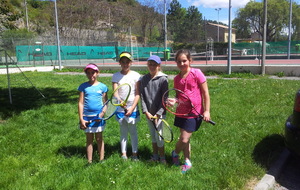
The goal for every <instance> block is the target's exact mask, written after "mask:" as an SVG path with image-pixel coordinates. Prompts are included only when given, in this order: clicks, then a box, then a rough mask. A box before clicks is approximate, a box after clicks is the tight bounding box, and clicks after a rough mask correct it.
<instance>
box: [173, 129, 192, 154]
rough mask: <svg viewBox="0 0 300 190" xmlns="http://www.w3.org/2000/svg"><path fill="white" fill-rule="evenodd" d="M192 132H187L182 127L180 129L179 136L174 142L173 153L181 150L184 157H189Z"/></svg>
mask: <svg viewBox="0 0 300 190" xmlns="http://www.w3.org/2000/svg"><path fill="white" fill-rule="evenodd" d="M191 136H192V132H188V131H186V130H184V129H180V137H179V140H178V141H177V143H176V147H175V153H176V154H179V153H180V152H181V151H183V152H184V159H190V152H191V151H190V138H191Z"/></svg>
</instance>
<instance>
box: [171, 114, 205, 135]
mask: <svg viewBox="0 0 300 190" xmlns="http://www.w3.org/2000/svg"><path fill="white" fill-rule="evenodd" d="M201 123H202V119H201V118H199V117H197V118H189V119H187V118H181V117H175V120H174V125H175V126H176V127H179V128H181V129H184V130H186V131H188V132H195V131H198V129H199V128H200V125H201Z"/></svg>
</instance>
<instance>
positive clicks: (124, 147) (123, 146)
mask: <svg viewBox="0 0 300 190" xmlns="http://www.w3.org/2000/svg"><path fill="white" fill-rule="evenodd" d="M120 134H121V136H120V143H121V152H122V157H123V156H124V158H127V139H128V124H127V122H124V121H123V122H122V124H120Z"/></svg>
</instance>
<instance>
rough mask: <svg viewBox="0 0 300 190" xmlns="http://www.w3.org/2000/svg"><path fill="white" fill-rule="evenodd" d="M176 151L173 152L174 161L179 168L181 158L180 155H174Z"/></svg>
mask: <svg viewBox="0 0 300 190" xmlns="http://www.w3.org/2000/svg"><path fill="white" fill-rule="evenodd" d="M174 153H175V152H174V150H173V151H172V160H173V164H174V165H175V166H179V156H178V155H176V156H175V155H174Z"/></svg>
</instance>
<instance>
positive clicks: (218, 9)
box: [215, 8, 221, 42]
mask: <svg viewBox="0 0 300 190" xmlns="http://www.w3.org/2000/svg"><path fill="white" fill-rule="evenodd" d="M215 10H216V11H218V42H220V38H219V36H220V28H219V25H220V21H219V12H220V10H221V8H217V9H215Z"/></svg>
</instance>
